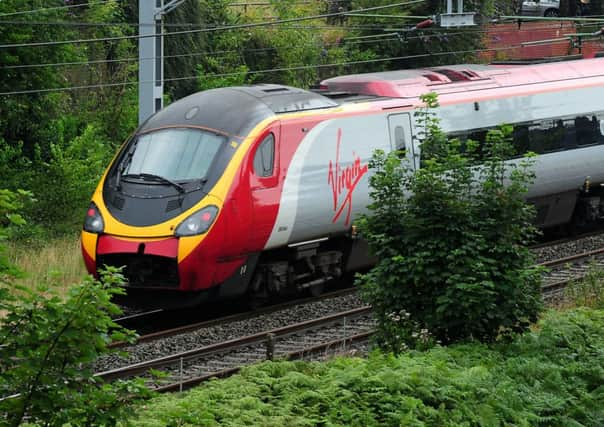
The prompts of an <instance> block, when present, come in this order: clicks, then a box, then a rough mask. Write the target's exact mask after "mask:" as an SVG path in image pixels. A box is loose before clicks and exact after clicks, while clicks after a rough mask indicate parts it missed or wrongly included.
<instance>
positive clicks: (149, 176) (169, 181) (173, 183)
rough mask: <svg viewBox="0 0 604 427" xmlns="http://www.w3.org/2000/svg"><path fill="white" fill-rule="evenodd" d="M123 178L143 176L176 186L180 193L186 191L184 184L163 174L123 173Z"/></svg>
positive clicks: (145, 178)
mask: <svg viewBox="0 0 604 427" xmlns="http://www.w3.org/2000/svg"><path fill="white" fill-rule="evenodd" d="M123 178H141V179H144V180H150V181H161V182H163V183H165V184H168V185H171V186H172V187H174V188H176V189H177V190H178V192H179V193H180V194H184V193H185V188H184V187H183V186H182V185H180V184H179V183H177V182H174V181H172V180H171V179H168V178H166V177H164V176H161V175H155V174H152V173H134V174H127V175H122V179H123Z"/></svg>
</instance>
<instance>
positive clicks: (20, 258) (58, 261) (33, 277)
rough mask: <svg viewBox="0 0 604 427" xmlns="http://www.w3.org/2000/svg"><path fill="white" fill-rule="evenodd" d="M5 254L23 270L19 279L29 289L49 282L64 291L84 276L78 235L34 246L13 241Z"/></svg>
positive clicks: (84, 270) (84, 271) (84, 269)
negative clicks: (23, 274) (22, 275)
mask: <svg viewBox="0 0 604 427" xmlns="http://www.w3.org/2000/svg"><path fill="white" fill-rule="evenodd" d="M8 255H9V257H10V261H11V262H12V263H14V264H15V265H16V266H17V267H19V268H20V269H21V270H22V271H24V272H25V278H23V279H19V282H20V283H21V284H23V285H24V286H26V287H28V288H30V289H35V288H36V286H37V285H38V284H40V283H49V282H53V283H55V284H57V290H60V291H61V293H64V292H66V291H67V289H68V288H69V287H70V286H71V285H73V284H74V283H79V282H80V281H81V280H82V278H83V277H84V276H85V275H86V268H85V267H84V262H83V260H82V253H81V249H80V239H79V236H64V237H61V238H57V239H53V240H50V241H48V242H47V243H45V244H35V245H32V244H31V243H25V242H13V243H10V244H9V248H8Z"/></svg>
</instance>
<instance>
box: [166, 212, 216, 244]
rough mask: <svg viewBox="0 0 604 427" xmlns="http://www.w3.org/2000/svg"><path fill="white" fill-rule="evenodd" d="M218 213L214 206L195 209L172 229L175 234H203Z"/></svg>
mask: <svg viewBox="0 0 604 427" xmlns="http://www.w3.org/2000/svg"><path fill="white" fill-rule="evenodd" d="M217 214H218V208H217V207H216V206H206V207H205V208H203V209H201V210H198V211H196V212H195V213H193V214H191V215H189V217H188V218H187V219H185V220H184V221H183V222H181V223H180V224H179V225H178V227H176V230H175V231H174V235H175V236H178V237H180V236H195V235H197V234H203V233H205V232H206V231H208V229H209V228H210V226H211V225H212V223H213V222H214V220H215V219H216V215H217Z"/></svg>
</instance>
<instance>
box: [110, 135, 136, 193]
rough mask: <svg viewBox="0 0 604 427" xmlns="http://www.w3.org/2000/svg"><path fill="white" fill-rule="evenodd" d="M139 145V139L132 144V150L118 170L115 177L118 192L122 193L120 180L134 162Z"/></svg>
mask: <svg viewBox="0 0 604 427" xmlns="http://www.w3.org/2000/svg"><path fill="white" fill-rule="evenodd" d="M137 145H138V139H137V140H136V141H134V142H133V143H132V146H131V147H130V149H129V150H128V153H127V154H126V158H125V159H124V160H123V161H122V164H121V165H120V166H119V167H118V169H117V173H116V176H115V189H116V190H117V191H120V190H121V189H122V184H121V182H120V180H121V178H122V175H123V174H124V172H125V171H126V169H127V168H128V166H130V163H131V162H132V157H133V156H134V150H135V149H136V146H137Z"/></svg>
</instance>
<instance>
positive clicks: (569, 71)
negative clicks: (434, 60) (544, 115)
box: [321, 58, 604, 98]
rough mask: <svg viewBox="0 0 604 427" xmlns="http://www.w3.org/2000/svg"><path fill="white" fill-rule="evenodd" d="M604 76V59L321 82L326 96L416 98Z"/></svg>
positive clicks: (442, 69)
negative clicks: (433, 94)
mask: <svg viewBox="0 0 604 427" xmlns="http://www.w3.org/2000/svg"><path fill="white" fill-rule="evenodd" d="M603 75H604V58H594V59H582V60H575V61H565V62H557V63H545V64H533V65H502V66H500V65H481V64H462V65H448V66H439V67H431V68H420V69H411V70H399V71H385V72H380V73H366V74H352V75H347V76H340V77H334V78H331V79H327V80H324V81H322V82H321V89H322V90H323V92H324V93H325V94H326V95H327V96H329V95H328V94H329V93H339V94H340V97H341V94H342V93H349V94H351V95H352V94H354V95H355V96H358V95H365V96H379V97H387V98H417V97H418V96H420V95H422V94H424V93H428V92H436V93H439V94H445V93H459V92H466V91H469V90H472V91H474V90H481V89H496V88H504V87H512V86H520V85H529V84H535V83H553V82H557V81H562V80H572V79H579V78H585V77H602V76H603Z"/></svg>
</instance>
